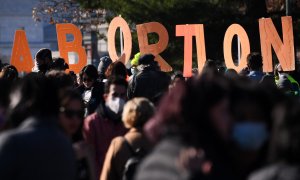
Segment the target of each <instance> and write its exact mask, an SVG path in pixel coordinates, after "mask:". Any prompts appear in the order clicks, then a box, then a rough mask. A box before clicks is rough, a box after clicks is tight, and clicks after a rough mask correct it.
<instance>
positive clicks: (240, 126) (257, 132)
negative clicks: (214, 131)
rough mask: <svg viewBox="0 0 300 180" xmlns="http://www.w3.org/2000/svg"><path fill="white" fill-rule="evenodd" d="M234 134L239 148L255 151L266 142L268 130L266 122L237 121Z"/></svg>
mask: <svg viewBox="0 0 300 180" xmlns="http://www.w3.org/2000/svg"><path fill="white" fill-rule="evenodd" d="M232 135H233V140H234V142H235V143H236V144H237V145H238V146H239V148H241V149H243V150H251V151H255V150H258V149H260V148H261V147H262V145H263V144H264V143H265V142H266V140H267V138H268V130H267V127H266V124H265V123H262V122H249V121H245V122H239V123H235V125H234V127H233V134H232Z"/></svg>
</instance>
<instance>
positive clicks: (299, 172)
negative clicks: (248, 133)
mask: <svg viewBox="0 0 300 180" xmlns="http://www.w3.org/2000/svg"><path fill="white" fill-rule="evenodd" d="M274 113H275V115H274V116H275V119H274V125H273V127H272V134H271V140H270V143H269V152H268V163H267V164H266V166H264V167H262V168H260V169H259V170H256V171H254V172H252V173H251V174H250V176H249V177H248V180H274V179H276V180H298V179H300V154H299V152H300V121H299V118H300V104H299V101H298V100H295V99H292V98H290V99H289V100H288V101H285V102H284V103H282V104H280V105H279V106H278V107H277V108H276V111H275V112H274Z"/></svg>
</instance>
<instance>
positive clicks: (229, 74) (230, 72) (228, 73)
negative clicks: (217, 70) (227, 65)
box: [224, 69, 239, 79]
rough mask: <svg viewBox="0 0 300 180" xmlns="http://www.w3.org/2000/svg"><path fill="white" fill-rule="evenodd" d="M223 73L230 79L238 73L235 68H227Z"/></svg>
mask: <svg viewBox="0 0 300 180" xmlns="http://www.w3.org/2000/svg"><path fill="white" fill-rule="evenodd" d="M224 75H225V76H226V77H228V78H230V79H235V78H237V77H238V76H239V75H238V73H237V72H236V70H234V69H227V70H226V71H225V73H224Z"/></svg>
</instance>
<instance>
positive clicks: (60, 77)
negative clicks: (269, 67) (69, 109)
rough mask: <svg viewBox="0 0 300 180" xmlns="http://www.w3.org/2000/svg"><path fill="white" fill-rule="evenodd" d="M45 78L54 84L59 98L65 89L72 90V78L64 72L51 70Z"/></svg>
mask: <svg viewBox="0 0 300 180" xmlns="http://www.w3.org/2000/svg"><path fill="white" fill-rule="evenodd" d="M46 76H47V77H48V78H49V79H50V80H52V81H53V82H54V85H55V86H56V88H57V90H58V94H59V97H61V96H62V95H63V94H64V91H66V90H67V89H71V88H73V80H72V77H71V76H70V75H69V74H66V73H65V72H64V71H59V70H51V71H49V72H48V73H47V74H46Z"/></svg>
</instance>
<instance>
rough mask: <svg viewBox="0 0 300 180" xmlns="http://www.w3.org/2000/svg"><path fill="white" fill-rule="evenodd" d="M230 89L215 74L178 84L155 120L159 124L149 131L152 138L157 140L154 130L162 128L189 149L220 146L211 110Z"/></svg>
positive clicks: (164, 102) (165, 100)
mask: <svg viewBox="0 0 300 180" xmlns="http://www.w3.org/2000/svg"><path fill="white" fill-rule="evenodd" d="M227 88H228V87H227V80H226V79H225V78H223V77H221V76H216V75H215V74H214V73H212V72H211V73H209V74H203V75H202V76H201V77H198V78H190V79H189V80H188V81H187V82H186V83H181V84H178V86H176V87H175V88H174V89H171V91H170V92H169V94H168V95H167V96H166V97H165V98H164V99H163V100H162V102H161V104H160V106H159V109H158V113H157V114H156V116H155V117H154V119H153V121H157V122H159V123H157V126H155V127H153V128H152V129H149V131H148V132H149V133H150V134H149V135H150V137H151V136H152V137H153V135H151V133H152V130H153V129H156V128H159V129H162V130H163V131H166V132H168V133H171V134H173V133H175V134H178V135H179V136H180V137H182V138H183V142H185V143H187V144H188V145H193V146H196V147H205V146H207V145H208V144H211V142H216V143H217V141H220V140H219V138H220V137H219V136H218V134H219V133H218V132H217V130H216V128H215V127H214V125H213V124H212V122H211V119H210V118H211V116H210V109H211V108H212V107H213V106H214V105H216V104H217V103H218V102H220V101H221V100H222V99H223V98H225V97H227V96H229V94H228V93H229V92H228V89H227ZM164 128H165V129H164ZM153 132H154V131H153ZM156 132H157V130H156ZM161 135H162V134H158V136H161ZM159 138H160V137H154V139H159Z"/></svg>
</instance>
